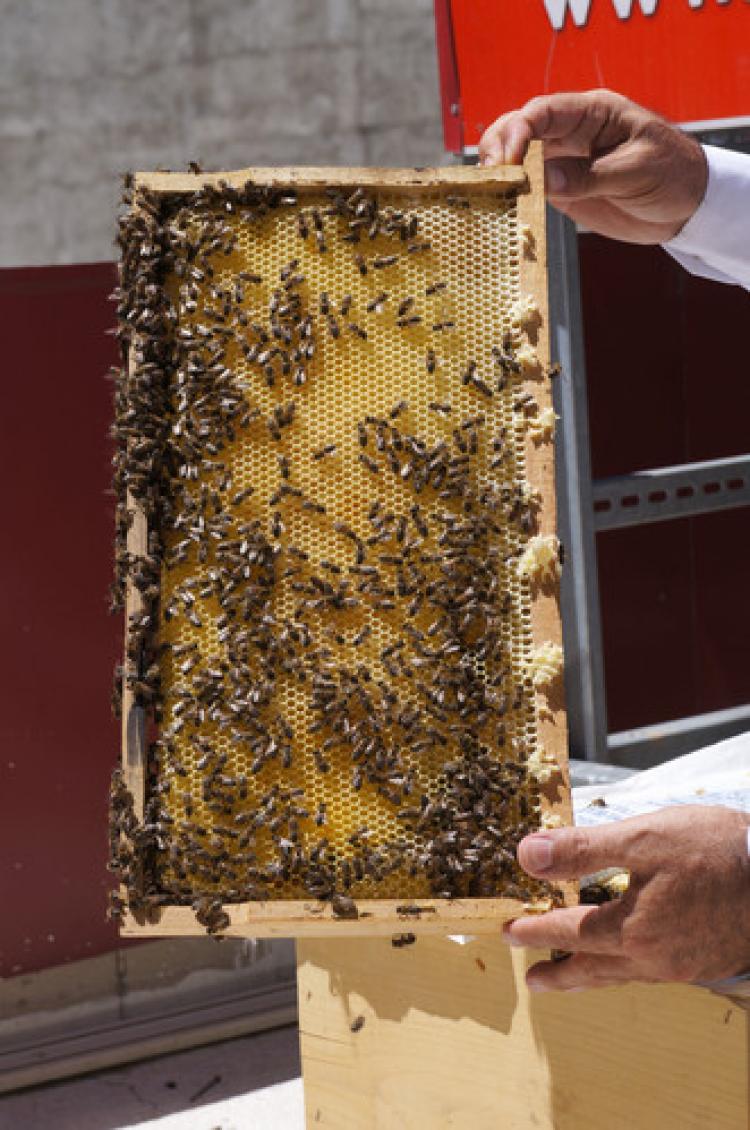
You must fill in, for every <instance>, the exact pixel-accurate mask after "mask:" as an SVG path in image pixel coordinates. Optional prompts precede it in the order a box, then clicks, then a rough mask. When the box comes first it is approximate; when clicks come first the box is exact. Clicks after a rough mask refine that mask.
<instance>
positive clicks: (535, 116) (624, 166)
mask: <svg viewBox="0 0 750 1130" xmlns="http://www.w3.org/2000/svg"><path fill="white" fill-rule="evenodd" d="M533 138H538V139H540V140H542V141H543V142H544V155H545V160H546V179H547V195H548V196H549V198H550V202H551V203H552V204H554V206H555V208H557V209H558V210H559V211H561V212H564V213H565V215H566V216H570V218H571V219H572V220H575V221H576V222H577V223H580V224H583V225H584V227H587V228H589V230H591V231H595V232H599V233H600V235H607V236H610V237H611V238H612V239H622V240H626V241H627V242H629V243H666V241H667V240H669V239H672V238H673V236H675V235H677V233H678V232H679V231H680V229H681V228H682V227H684V225H685V224H686V223H687V221H688V220H689V219H690V217H691V216H692V215H693V213H694V212H695V210H696V208H697V207H698V205H699V204H700V202H701V201H702V199H703V197H704V195H705V192H706V185H707V183H708V166H707V164H706V158H705V154H704V152H703V150H702V149H701V147H700V145H699V144H698V142H697V141H695V140H694V139H693V138H690V137H688V136H687V135H686V134H684V133H682V132H681V131H680V130H678V129H676V128H675V127H674V126H671V125H670V124H669V123H668V122H666V121H665V120H664V119H663V118H660V117H659V116H658V114H654V113H652V112H651V111H650V110H644V109H643V107H642V106H638V105H636V103H635V102H630V101H629V100H628V99H627V98H623V96H622V95H621V94H614V93H613V92H612V91H610V90H590V91H587V92H586V93H584V94H552V95H549V96H548V97H543V98H532V99H531V101H530V102H527V103H526V105H525V106H524V107H523V109H521V110H512V111H511V112H510V113H508V114H503V115H502V117H500V118H498V119H497V121H496V122H495V123H494V124H493V125H491V126H490V127H489V129H488V130H486V131H485V133H484V136H483V137H482V140H481V141H480V143H479V156H480V160H481V162H482V164H483V165H498V164H512V165H513V164H519V163H520V162H521V161H523V159H524V156H525V155H526V150H527V149H528V146H529V142H530V141H531V140H532V139H533Z"/></svg>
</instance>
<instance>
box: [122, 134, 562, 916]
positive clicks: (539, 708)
mask: <svg viewBox="0 0 750 1130" xmlns="http://www.w3.org/2000/svg"><path fill="white" fill-rule="evenodd" d="M220 181H223V182H225V183H227V184H229V185H230V186H236V187H241V186H243V185H245V184H246V183H247V182H248V181H251V182H253V183H254V184H256V185H267V184H270V185H274V186H284V187H288V188H291V189H294V190H295V191H296V192H297V193H298V194H300V199H301V200H302V199H304V197H305V194H306V193H320V192H321V191H322V190H324V189H326V188H329V187H331V186H335V187H341V188H348V189H350V190H351V189H354V188H363V189H364V190H366V191H372V192H375V193H378V194H380V193H385V194H390V198H397V197H398V196H399V194H403V196H404V198H406V199H408V201H409V203H410V205H411V206H412V207H416V209H417V211H418V210H419V203H418V201H419V199H420V198H423V197H425V196H426V194H429V195H430V197H431V198H435V197H437V198H440V197H441V196H442V197H449V196H450V195H451V194H457V193H460V194H462V196H465V197H467V198H469V199H471V198H472V197H477V198H478V197H479V196H480V195H481V197H482V198H483V199H485V198H486V197H488V196H489V195H494V196H495V198H496V199H499V198H500V196H501V195H502V194H505V195H506V196H507V197H508V198H511V199H512V200H513V201H514V208H515V213H516V215H515V222H516V225H517V229H516V230H517V233H519V232H520V233H525V234H524V235H523V236H522V237H521V236H517V237H518V239H519V241H520V242H519V245H518V247H517V251H518V260H517V282H518V293H517V295H516V301H517V302H518V301H520V300H521V299H524V300H525V299H526V298H527V297H531V298H532V299H533V305H534V306H535V309H536V315H535V318H534V322H533V325H529V326H528V327H527V332H528V335H529V337H530V338H531V339H532V344H533V349H534V352H535V354H536V358H537V364H536V365H535V366H532V367H530V368H529V370H528V372H526V371H524V375H523V378H522V379H520V380H516V382H515V384H514V396H515V397H516V398H517V399H519V400H520V399H522V398H523V397H525V396H528V397H530V398H532V399H533V402H534V404H535V408H536V410H537V411H538V414H539V416H542V415H543V414H546V417H547V418H549V414H550V412H551V391H550V382H549V380H548V379H547V372H548V366H549V339H548V319H547V273H546V244H545V235H544V230H545V225H544V187H543V162H542V154H541V146H540V145H533V146H532V149H531V152H530V154H529V157H528V159H527V161H526V164H525V165H524V167H523V168H518V167H505V168H497V169H478V168H445V169H427V170H376V169H265V170H264V169H246V170H241V171H239V172H236V173H228V174H199V175H196V174H174V173H169V174H163V173H154V174H138V175H137V177H136V180H135V184H136V187H137V188H138V187H142V188H144V189H146V190H148V191H150V192H152V193H157V194H158V193H169V194H180V193H183V192H184V193H191V192H194V191H195V190H196V186H197V184H217V183H219V182H220ZM415 201H416V204H415V203H414V202H415ZM521 243H523V244H524V246H521ZM506 315H507V311H506ZM519 317H521V318H523V310H521V314H520V315H519ZM405 395H406V396H407V397H408V391H405ZM319 438H320V437H319ZM518 444H519V445H520V447H521V449H522V458H523V462H524V467H525V478H526V480H527V482H528V483H529V484H530V487H531V488H532V489H533V490H534V491H535V492H538V497H539V499H540V505H539V507H538V510H537V513H536V529H535V533H536V534H537V535H539V536H541V537H543V538H548V539H550V544H552V543H553V538H554V531H555V526H556V514H555V494H554V445H553V442H552V437H551V429H547V432H546V433H544V434H542V435H540V434H539V433H537V435H536V437H534V438H532V434H531V432H529V431H527V432H525V433H524V438H523V439H521V440H519V441H518ZM131 507H132V510H133V513H134V517H133V521H132V523H131V526H130V530H129V533H128V549H129V551H130V553H132V554H134V555H140V554H145V553H146V552H147V544H148V530H147V526H146V520H145V517H144V514H143V512H142V511H141V510H140V509H139V508H138V506H137V505H136V504H135V503H133V501H132V499H131ZM554 573H555V570H554V569H553V570H552V581H551V583H549V582H547V583H544V584H535V585H533V586H532V587H533V596H532V599H531V601H530V617H529V622H528V625H527V627H528V633H529V639H530V644H531V647H532V648H533V649H534V650H536V649H540V648H545V647H548V646H549V645H552V647H553V648H559V647H560V645H561V626H560V616H559V605H558V586H557V583H556V578H555V576H554ZM140 608H141V597H140V595H139V593H138V591H137V590H136V589H135V588H134V587H133V586H132V585H128V590H127V598H126V612H127V615H128V618H129V617H130V616H131V615H132V614H137V613H138V611H139V610H140ZM532 708H533V713H534V718H535V732H536V742H537V744H538V746H539V747H540V748H542V749H543V750H544V751H545V753H546V755H547V757H548V759H549V762H550V764H551V765H553V766H554V767H555V772H554V774H553V775H552V777H551V781H550V782H549V783H548V784H547V785H546V786H545V787H542V789H541V797H540V799H541V809H542V815H543V818H544V819H545V820H547V821H549V822H551V823H555V822H562V823H570V819H571V816H570V801H569V785H568V776H567V737H566V726H565V715H564V706H563V701H562V689H561V679H560V677H559V674H558V677H556V678H555V679H554V680H553V683H552V686H551V687H547V688H545V689H543V690H542V689H540V690H535V691H534V692H533V703H532ZM122 740H123V774H124V780H125V784H126V785H127V787H128V789H129V790H130V792H131V793H132V795H133V797H134V799H135V807H136V813H137V814H138V815H139V816H142V815H143V810H144V799H145V790H146V782H147V743H146V724H145V719H144V714H143V710H142V708H141V707H140V706H138V705H137V704H136V702H135V701H134V698H133V694H132V691H131V689H130V688H129V686H128V684H127V682H126V683H125V684H124V686H123V730H122ZM355 897H356V903H357V907H358V917H357V918H347V917H340V916H337V915H336V914H334V913H333V910H332V906H331V903H330V902H326V901H319V900H317V899H315V898H314V897H312V896H310V897H306V898H273V899H267V900H261V901H248V902H239V903H238V902H232V903H226V904H225V905H224V910H225V911H226V913H227V915H228V917H229V924H228V925H227V926H226V929H222V933H224V934H228V935H234V936H254V937H260V936H299V937H302V936H314V935H325V934H331V935H340V936H351V935H357V934H369V935H377V934H380V935H389V934H394V933H399V932H401V931H405V930H408V931H409V932H414V933H451V932H454V933H457V932H462V931H463V932H470V933H474V934H476V933H484V932H494V931H496V930H497V929H498V928H499V925H500V924H501V923H502V922H503V921H505V920H507V919H508V918H510V917H513V916H515V915H517V914H518V913H519V910H520V909H521V907H522V904H521V903H519V900H518V899H516V898H495V897H484V898H476V899H471V898H454V899H445V898H434V897H423V895H422V894H419V895H417V896H414V895H413V894H412V893H409V892H408V891H407V892H405V893H404V894H403V895H402V897H388V898H372V897H364V898H362V897H359V896H358V895H356V896H355ZM527 905H529V906H530V909H538V910H541V909H545V908H546V907H547V906H548V905H549V903H548V902H547V901H546V900H545V899H544V898H539V899H538V900H533V901H532V903H531V904H527ZM148 918H149V920H148V921H146V920H145V918H144V917H143V916H140V915H139V916H138V919H137V920H136V917H135V916H134V915H133V914H132V913H131V912H126V914H125V916H124V919H123V923H122V927H121V932H122V934H123V935H126V936H157V935H159V936H160V935H168V934H171V935H189V934H199V933H202V932H203V926H201V925H200V924H199V923H198V921H197V920H196V916H195V913H194V911H193V909H192V908H191V907H190V906H182V905H166V906H162V907H161V908H160V909H159V911H158V914H156V915H149V916H148Z"/></svg>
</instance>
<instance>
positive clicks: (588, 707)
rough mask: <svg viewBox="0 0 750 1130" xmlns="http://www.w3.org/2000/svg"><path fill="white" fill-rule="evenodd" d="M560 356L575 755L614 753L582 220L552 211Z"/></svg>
mask: <svg viewBox="0 0 750 1130" xmlns="http://www.w3.org/2000/svg"><path fill="white" fill-rule="evenodd" d="M547 254H548V260H549V309H550V335H551V349H552V359H553V361H556V362H558V363H559V364H560V366H561V368H562V372H561V375H560V376H559V377H558V378H556V380H555V387H554V404H555V411H556V412H557V413H558V415H559V416H560V422H559V425H558V428H559V430H558V438H559V442H558V445H557V457H556V458H557V468H556V469H557V490H558V506H559V517H558V525H559V531H560V539H561V541H562V542H563V545H564V546H565V550H566V567H565V568H564V569H563V579H562V591H561V608H562V622H563V641H564V645H565V692H566V699H567V711H568V727H569V733H570V753H571V756H572V757H577V758H584V759H586V760H589V761H596V760H600V759H601V760H604V759H606V756H607V710H606V703H605V697H604V694H605V692H604V663H603V656H602V635H601V621H600V613H599V582H598V574H597V564H596V541H595V535H594V510H593V497H592V483H591V458H590V453H589V426H588V407H587V403H586V368H585V361H584V350H583V321H582V312H581V295H580V283H579V274H578V237H577V235H576V229H575V225H574V224H573V223H571V221H570V220H568V219H566V217H564V216H562V215H560V213H559V212H555V211H554V210H553V209H552V208H549V207H548V208H547Z"/></svg>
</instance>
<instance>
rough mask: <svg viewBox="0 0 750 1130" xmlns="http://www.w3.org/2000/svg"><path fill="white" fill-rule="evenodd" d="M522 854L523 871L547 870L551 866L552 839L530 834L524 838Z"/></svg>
mask: <svg viewBox="0 0 750 1130" xmlns="http://www.w3.org/2000/svg"><path fill="white" fill-rule="evenodd" d="M522 855H523V862H522V863H521V866H522V867H523V869H524V871H532V872H534V873H536V872H537V871H547V870H549V868H550V867H551V866H552V840H549V839H547V838H545V837H544V836H530V837H529V838H528V839H527V840H524V844H523V852H522Z"/></svg>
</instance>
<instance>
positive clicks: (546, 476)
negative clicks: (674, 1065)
mask: <svg viewBox="0 0 750 1130" xmlns="http://www.w3.org/2000/svg"><path fill="white" fill-rule="evenodd" d="M525 168H526V171H527V174H528V177H529V186H530V191H529V192H528V193H522V194H521V195H519V198H518V218H519V223H520V224H521V225H526V227H527V228H528V230H529V232H530V234H531V241H530V243H529V245H528V247H527V249H526V250H525V252H524V254H523V256H522V258H521V263H520V275H521V280H520V281H521V294H522V295H527V294H528V295H533V296H534V298H535V299H536V301H537V304H538V306H539V314H540V319H539V323H538V325H537V326H536V327H534V328H533V329H532V331H531V333H530V343H531V344H532V345H533V347H534V349H535V350H536V353H537V354H538V357H539V363H540V372H539V376H538V377H537V378H536V379H529V380H526V381H525V382H524V384H523V391H524V393H529V394H530V395H531V396H533V397H534V399H535V400H536V402H537V404H538V406H539V412H540V413H541V412H543V411H544V410H545V409H549V408H552V382H551V380H550V378H549V377H548V376H547V373H548V371H549V366H550V334H549V293H548V287H547V240H546V216H545V207H546V205H545V196H544V155H543V150H542V143H541V142H539V141H536V142H533V143H532V144H531V146H530V149H529V153H528V156H527V158H526V165H525ZM525 457H526V468H527V478H528V480H529V483H530V484H531V486H532V488H534V489H535V490H537V491H538V492H539V495H540V497H541V500H542V505H541V508H540V510H539V515H538V521H539V533H540V534H555V533H556V532H557V493H556V489H555V445H554V440H553V439H552V438H551V439H550V440H548V441H541V442H540V441H538V440H534V439H532V438H531V437H529V436H527V439H526V450H525ZM571 567H572V566H571V563H570V562H569V563H568V568H571ZM531 635H532V640H533V646H534V647H535V648H538V647H541V646H542V645H543V644H545V643H553V644H557V645H559V646H560V647H562V642H563V641H562V618H561V614H560V585H559V582H554V583H545V584H543V585H538V586H537V587H536V589H535V592H534V600H533V601H532V604H531ZM536 713H537V718H538V720H539V721H538V736H539V742H540V744H541V746H542V747H543V748H544V749H545V751H546V752H547V753H548V754H550V755H551V756H552V757H554V759H555V761H556V762H557V764H558V765H559V767H560V775H559V776H556V777H555V778H553V780H552V781H551V782H550V786H549V788H548V789H547V790H546V794H545V799H546V804H547V806H548V809H549V810H550V811H552V812H554V813H556V814H557V815H558V816H559V817H560V819H561V821H562V823H563V824H572V823H573V811H572V805H571V799H570V775H569V769H568V728H567V716H566V711H565V699H564V688H563V679H562V672H560V677H559V678H558V679H557V680H556V682H555V683H554V684H553V685H552V687H550V689H549V691H545V692H539V691H538V692H537V693H536ZM570 893H571V892H570V891H568V894H569V895H570ZM574 901H575V900H574Z"/></svg>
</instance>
